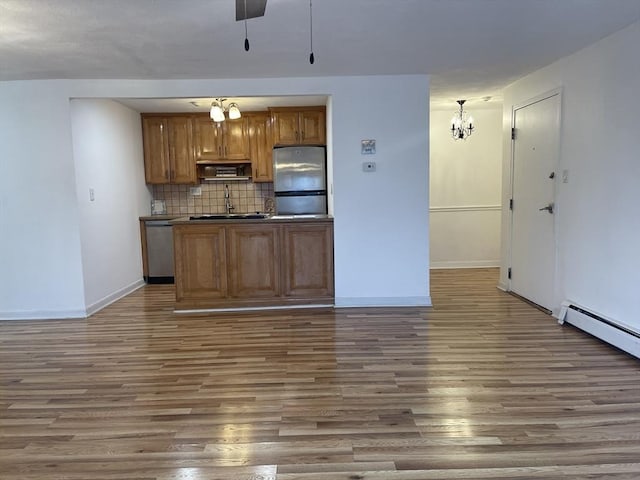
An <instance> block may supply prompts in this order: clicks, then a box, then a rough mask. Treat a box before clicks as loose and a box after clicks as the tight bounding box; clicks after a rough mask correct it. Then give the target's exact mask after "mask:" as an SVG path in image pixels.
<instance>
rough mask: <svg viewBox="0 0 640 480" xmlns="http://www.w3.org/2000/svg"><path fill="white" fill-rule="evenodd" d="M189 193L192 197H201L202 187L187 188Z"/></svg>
mask: <svg viewBox="0 0 640 480" xmlns="http://www.w3.org/2000/svg"><path fill="white" fill-rule="evenodd" d="M189 193H190V194H191V195H193V196H194V197H199V196H200V195H202V187H191V188H189Z"/></svg>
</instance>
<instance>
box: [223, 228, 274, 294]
mask: <svg viewBox="0 0 640 480" xmlns="http://www.w3.org/2000/svg"><path fill="white" fill-rule="evenodd" d="M279 233H280V232H279V229H275V228H264V227H263V226H261V225H234V226H233V227H231V228H228V229H227V240H228V245H229V248H228V256H227V262H228V263H227V268H228V282H229V296H231V297H235V298H248V299H253V298H262V297H267V298H269V297H275V296H277V295H278V294H279V292H280V249H279V248H278V247H279Z"/></svg>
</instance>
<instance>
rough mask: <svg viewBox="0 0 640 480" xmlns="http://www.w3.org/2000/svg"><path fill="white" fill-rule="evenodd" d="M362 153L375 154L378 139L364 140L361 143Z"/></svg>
mask: <svg viewBox="0 0 640 480" xmlns="http://www.w3.org/2000/svg"><path fill="white" fill-rule="evenodd" d="M360 153H361V154H362V155H375V153H376V141H375V140H362V142H361V143H360Z"/></svg>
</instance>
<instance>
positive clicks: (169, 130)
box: [142, 115, 196, 184]
mask: <svg viewBox="0 0 640 480" xmlns="http://www.w3.org/2000/svg"><path fill="white" fill-rule="evenodd" d="M142 137H143V145H144V167H145V170H144V171H145V179H146V182H147V183H152V184H162V183H196V162H195V157H194V150H193V123H192V119H191V118H190V117H187V116H169V117H168V116H156V115H151V116H147V115H143V116H142Z"/></svg>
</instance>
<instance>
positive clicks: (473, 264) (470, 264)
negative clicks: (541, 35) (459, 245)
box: [430, 260, 500, 270]
mask: <svg viewBox="0 0 640 480" xmlns="http://www.w3.org/2000/svg"><path fill="white" fill-rule="evenodd" d="M499 266H500V260H468V261H467V260H463V261H457V260H453V261H444V262H431V265H430V268H431V269H432V270H444V269H447V268H493V267H499Z"/></svg>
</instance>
